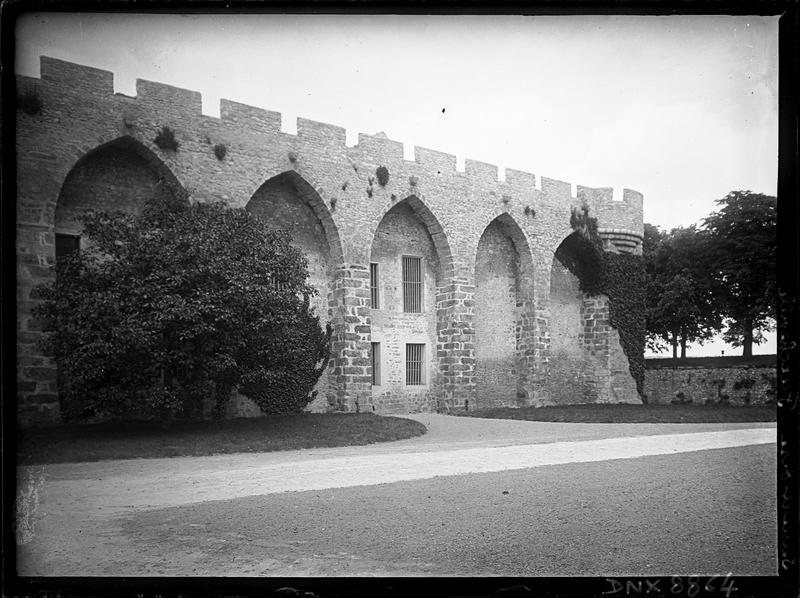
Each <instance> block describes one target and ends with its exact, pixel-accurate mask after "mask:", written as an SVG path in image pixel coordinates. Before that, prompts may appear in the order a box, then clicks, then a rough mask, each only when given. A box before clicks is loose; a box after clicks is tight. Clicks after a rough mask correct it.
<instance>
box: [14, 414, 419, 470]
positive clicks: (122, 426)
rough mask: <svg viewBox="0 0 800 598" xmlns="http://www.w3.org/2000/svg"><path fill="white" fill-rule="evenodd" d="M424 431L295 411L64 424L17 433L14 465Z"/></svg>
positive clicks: (289, 445) (378, 438) (399, 423)
mask: <svg viewBox="0 0 800 598" xmlns="http://www.w3.org/2000/svg"><path fill="white" fill-rule="evenodd" d="M425 432H427V428H425V426H424V425H422V424H421V423H419V422H417V421H414V420H410V419H404V418H400V417H386V416H379V415H373V414H371V413H299V414H288V415H271V416H269V417H260V418H250V419H231V420H223V421H218V422H174V423H172V424H171V425H170V427H169V428H165V427H164V426H162V425H161V424H160V423H152V422H136V423H119V424H109V423H104V424H84V425H66V426H59V427H53V428H38V429H21V430H18V431H17V463H18V464H20V465H29V464H35V463H70V462H80V461H101V460H103V459H135V458H155V457H179V456H202V455H217V454H224V453H256V452H267V451H285V450H291V449H301V448H317V447H333V446H353V445H360V444H371V443H373V442H385V441H388V440H401V439H403V438H411V437H413V436H420V435H422V434H424V433H425Z"/></svg>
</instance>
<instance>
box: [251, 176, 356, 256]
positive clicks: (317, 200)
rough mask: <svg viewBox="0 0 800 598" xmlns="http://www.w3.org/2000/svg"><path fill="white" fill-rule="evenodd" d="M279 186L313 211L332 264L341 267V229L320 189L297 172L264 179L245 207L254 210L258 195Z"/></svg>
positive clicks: (342, 254)
mask: <svg viewBox="0 0 800 598" xmlns="http://www.w3.org/2000/svg"><path fill="white" fill-rule="evenodd" d="M277 188H283V189H287V190H289V191H291V192H292V193H293V194H295V195H296V197H297V198H298V199H300V200H301V201H302V202H303V203H304V204H305V205H307V206H308V208H309V209H310V210H311V212H313V214H314V216H315V217H316V218H317V220H319V223H320V225H321V226H322V229H323V230H324V232H325V241H326V243H327V245H328V251H329V253H330V259H331V265H332V267H334V268H336V267H339V266H340V265H341V264H342V262H343V260H344V252H343V248H342V241H341V238H340V236H339V229H338V227H337V226H336V222H335V221H334V220H333V215H332V214H331V211H330V210H329V209H328V206H327V205H326V204H325V201H324V199H323V197H322V194H321V192H320V189H319V188H317V187H315V186H314V185H312V184H311V183H310V182H309V181H307V180H306V179H305V178H303V177H302V176H300V175H299V174H298V173H297V172H295V171H293V170H286V171H284V172H281V173H279V174H276V175H275V176H272V177H270V178H269V179H267V180H266V181H264V182H263V183H262V184H261V185H259V187H258V188H257V189H256V190H255V191H254V192H253V193H252V194H251V195H250V198H249V199H248V201H247V205H246V206H245V208H246V209H248V210H252V209H253V205H252V204H253V200H254V199H255V198H256V197H257V196H258V195H264V194H265V192H268V191H269V190H270V189H277Z"/></svg>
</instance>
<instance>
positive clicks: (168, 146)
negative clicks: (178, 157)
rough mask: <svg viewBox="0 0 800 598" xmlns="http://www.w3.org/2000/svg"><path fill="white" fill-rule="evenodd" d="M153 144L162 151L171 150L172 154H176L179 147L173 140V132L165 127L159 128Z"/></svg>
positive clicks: (175, 140)
mask: <svg viewBox="0 0 800 598" xmlns="http://www.w3.org/2000/svg"><path fill="white" fill-rule="evenodd" d="M153 143H155V144H156V145H157V146H158V147H160V148H161V149H162V150H171V151H173V152H177V151H178V147H180V143H178V140H177V139H175V132H174V131H173V130H172V129H170V128H169V127H166V126H165V127H161V129H160V130H159V131H158V134H157V135H156V137H155V139H153Z"/></svg>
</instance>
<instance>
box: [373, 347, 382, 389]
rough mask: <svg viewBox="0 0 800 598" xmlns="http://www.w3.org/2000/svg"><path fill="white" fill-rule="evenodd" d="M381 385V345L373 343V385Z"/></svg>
mask: <svg viewBox="0 0 800 598" xmlns="http://www.w3.org/2000/svg"><path fill="white" fill-rule="evenodd" d="M380 384H381V344H380V343H372V385H373V386H380Z"/></svg>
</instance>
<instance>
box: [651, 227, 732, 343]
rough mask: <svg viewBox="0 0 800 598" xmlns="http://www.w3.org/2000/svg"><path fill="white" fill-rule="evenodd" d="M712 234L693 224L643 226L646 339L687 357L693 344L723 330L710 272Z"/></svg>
mask: <svg viewBox="0 0 800 598" xmlns="http://www.w3.org/2000/svg"><path fill="white" fill-rule="evenodd" d="M707 245H708V239H707V238H706V236H705V235H703V234H702V233H701V232H700V231H698V230H697V228H696V227H695V226H690V227H688V228H674V229H672V230H671V231H669V232H664V231H661V230H659V229H658V227H656V226H653V225H651V224H645V225H644V242H643V245H642V252H643V256H644V261H645V270H646V273H647V289H646V297H647V298H646V303H647V310H646V314H647V344H648V347H649V348H650V349H651V350H654V351H658V350H661V349H663V348H665V347H666V346H672V354H673V357H677V355H678V346H679V345H680V348H681V357H686V346H687V344H689V343H695V342H696V343H700V344H702V343H703V341H705V340H708V339H710V338H711V337H713V336H714V334H716V333H717V332H718V331H719V330H720V329H721V326H722V324H721V317H720V315H719V312H718V309H717V305H716V302H715V287H714V281H713V279H712V278H710V277H709V275H708V268H709V265H708V263H707V261H706V260H707V256H708V248H707Z"/></svg>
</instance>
